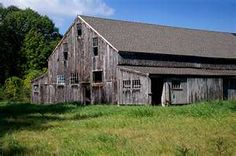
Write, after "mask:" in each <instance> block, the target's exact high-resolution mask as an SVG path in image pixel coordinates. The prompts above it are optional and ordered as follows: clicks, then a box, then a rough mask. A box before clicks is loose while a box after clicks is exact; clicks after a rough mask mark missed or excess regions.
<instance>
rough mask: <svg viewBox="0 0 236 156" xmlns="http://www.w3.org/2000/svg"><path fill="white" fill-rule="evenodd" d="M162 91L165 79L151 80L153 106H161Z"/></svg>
mask: <svg viewBox="0 0 236 156" xmlns="http://www.w3.org/2000/svg"><path fill="white" fill-rule="evenodd" d="M162 89H163V79H162V78H151V91H152V105H159V104H161V95H162Z"/></svg>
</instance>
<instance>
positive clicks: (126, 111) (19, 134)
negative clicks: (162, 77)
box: [0, 101, 236, 155]
mask: <svg viewBox="0 0 236 156" xmlns="http://www.w3.org/2000/svg"><path fill="white" fill-rule="evenodd" d="M235 113H236V103H235V102H233V101H212V102H206V103H204V102H203V103H197V104H192V105H185V106H173V107H165V108H163V107H158V106H155V107H153V106H120V107H118V106H115V105H110V106H109V105H89V106H81V105H79V104H76V103H72V104H70V103H67V104H58V105H33V104H27V103H0V155H236V151H235V148H234V147H236V141H235V140H236V137H235V136H236V114H235Z"/></svg>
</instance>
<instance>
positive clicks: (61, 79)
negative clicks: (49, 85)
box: [57, 75, 65, 85]
mask: <svg viewBox="0 0 236 156" xmlns="http://www.w3.org/2000/svg"><path fill="white" fill-rule="evenodd" d="M57 84H58V85H65V75H57Z"/></svg>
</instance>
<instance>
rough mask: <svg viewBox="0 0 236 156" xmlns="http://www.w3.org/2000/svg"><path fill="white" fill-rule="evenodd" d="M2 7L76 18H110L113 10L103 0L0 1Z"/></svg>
mask: <svg viewBox="0 0 236 156" xmlns="http://www.w3.org/2000/svg"><path fill="white" fill-rule="evenodd" d="M1 1H2V3H3V5H4V6H9V5H16V6H18V7H20V8H28V7H29V8H32V9H33V10H36V11H38V12H39V13H41V14H46V15H55V16H64V17H66V16H70V17H72V16H76V15H78V14H79V15H80V14H86V15H100V16H110V15H112V14H113V13H114V9H112V8H111V7H109V6H108V5H107V4H106V3H105V2H104V1H103V0H1Z"/></svg>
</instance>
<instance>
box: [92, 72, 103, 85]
mask: <svg viewBox="0 0 236 156" xmlns="http://www.w3.org/2000/svg"><path fill="white" fill-rule="evenodd" d="M93 82H95V83H99V82H102V71H94V72H93Z"/></svg>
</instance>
